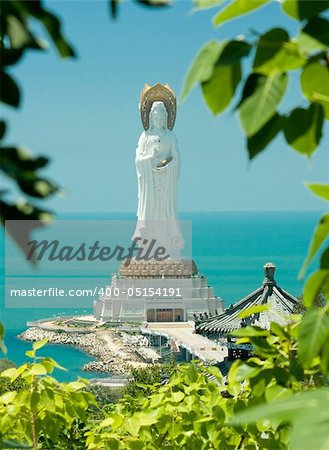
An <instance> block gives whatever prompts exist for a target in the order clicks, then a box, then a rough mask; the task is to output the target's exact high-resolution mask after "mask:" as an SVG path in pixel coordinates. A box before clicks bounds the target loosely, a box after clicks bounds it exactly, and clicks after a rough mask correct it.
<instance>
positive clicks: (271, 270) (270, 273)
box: [263, 262, 276, 286]
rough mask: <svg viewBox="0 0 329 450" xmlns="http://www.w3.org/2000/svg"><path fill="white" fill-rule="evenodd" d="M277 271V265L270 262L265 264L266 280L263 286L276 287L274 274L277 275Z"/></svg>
mask: <svg viewBox="0 0 329 450" xmlns="http://www.w3.org/2000/svg"><path fill="white" fill-rule="evenodd" d="M275 269H276V266H275V264H273V263H271V262H268V263H266V264H265V266H264V275H265V279H264V281H263V285H264V286H265V285H269V284H270V285H274V284H276V281H275V279H274V274H275Z"/></svg>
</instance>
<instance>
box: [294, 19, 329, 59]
mask: <svg viewBox="0 0 329 450" xmlns="http://www.w3.org/2000/svg"><path fill="white" fill-rule="evenodd" d="M297 43H298V46H299V49H300V51H302V52H305V53H308V52H311V51H313V50H326V48H327V47H328V46H329V21H328V20H327V19H325V18H324V17H314V18H312V19H311V20H310V21H309V22H308V23H307V24H306V25H305V27H304V28H303V29H302V30H301V32H300V34H299V35H298V36H297Z"/></svg>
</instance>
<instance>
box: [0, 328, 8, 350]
mask: <svg viewBox="0 0 329 450" xmlns="http://www.w3.org/2000/svg"><path fill="white" fill-rule="evenodd" d="M4 337H5V328H4V326H3V324H2V323H1V322H0V352H2V353H3V354H4V355H5V354H6V353H7V348H6V346H5V343H4V342H3V338H4Z"/></svg>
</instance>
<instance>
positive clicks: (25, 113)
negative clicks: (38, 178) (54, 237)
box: [3, 0, 329, 212]
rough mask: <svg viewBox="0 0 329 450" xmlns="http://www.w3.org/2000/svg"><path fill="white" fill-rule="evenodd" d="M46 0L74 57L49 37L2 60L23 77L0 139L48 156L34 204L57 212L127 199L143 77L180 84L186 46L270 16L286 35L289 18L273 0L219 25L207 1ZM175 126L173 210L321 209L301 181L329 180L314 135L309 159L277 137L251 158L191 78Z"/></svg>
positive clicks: (133, 198)
mask: <svg viewBox="0 0 329 450" xmlns="http://www.w3.org/2000/svg"><path fill="white" fill-rule="evenodd" d="M46 4H47V5H48V6H49V8H50V9H52V10H53V11H54V12H56V13H57V14H58V15H59V16H60V17H61V18H62V20H63V23H64V30H65V33H66V35H67V37H68V38H69V40H70V41H71V42H72V43H74V45H75V47H76V49H77V52H78V59H76V60H61V59H60V58H59V57H58V56H57V54H56V52H55V51H54V49H52V48H51V49H49V51H48V52H47V53H38V52H34V53H30V54H29V55H28V56H27V57H26V58H25V59H24V61H22V62H21V63H20V64H19V65H17V66H15V67H14V68H13V71H12V73H13V75H14V76H15V77H16V79H17V80H18V81H19V82H20V85H21V86H22V89H23V93H24V98H23V103H22V108H21V109H20V110H19V111H18V112H16V111H14V110H13V109H10V108H6V109H5V110H4V111H3V112H4V115H5V117H6V118H7V119H9V121H10V132H9V134H8V137H7V142H8V143H13V144H22V145H24V146H26V147H27V148H30V149H31V150H33V152H34V154H37V153H43V154H46V155H49V156H50V157H51V159H52V163H51V165H50V167H49V170H47V171H46V173H47V175H48V176H50V177H51V178H53V179H54V180H56V181H57V182H58V183H59V184H60V185H61V186H62V187H63V188H64V190H65V195H64V196H61V197H58V196H57V197H54V198H52V199H51V200H49V201H47V202H45V203H44V205H47V207H49V208H53V209H55V210H56V211H58V212H68V211H70V212H112V211H134V210H135V209H136V204H137V183H136V177H135V166H134V156H135V148H136V144H137V141H138V138H139V135H140V133H141V131H142V126H141V122H140V118H139V112H138V102H139V95H140V91H141V89H142V88H143V85H144V83H148V84H154V83H156V82H157V81H160V82H162V83H167V82H168V83H169V84H170V85H171V86H172V87H173V88H174V89H175V90H176V92H177V94H178V93H179V92H180V90H181V87H182V82H183V79H184V75H185V74H186V71H187V68H188V66H189V65H190V63H191V61H192V59H193V57H194V56H195V54H196V52H197V51H198V49H199V48H200V47H201V46H202V45H203V44H204V43H205V42H206V41H208V40H209V39H213V38H217V39H227V38H232V37H235V36H236V35H238V34H247V33H248V30H249V29H250V28H254V29H257V30H259V31H263V30H266V29H268V28H270V27H273V26H278V25H280V26H283V27H285V28H287V29H288V30H289V32H290V33H291V34H292V35H293V34H294V33H295V32H296V30H297V26H298V24H297V23H296V22H294V21H293V20H290V19H289V18H286V17H285V16H284V15H283V14H281V13H280V11H279V8H280V7H279V5H278V4H272V5H269V6H266V7H264V8H262V9H261V10H259V11H258V12H256V13H254V14H252V15H248V16H245V17H244V18H242V19H239V20H236V21H233V22H230V23H228V24H226V25H224V26H223V27H221V28H220V29H214V28H213V27H212V25H211V17H212V16H213V14H214V12H215V9H212V10H208V11H204V12H200V13H196V14H190V12H191V6H192V2H191V1H187V0H186V1H182V0H181V1H176V2H175V3H174V6H173V7H171V8H168V9H166V10H157V11H155V10H149V9H147V8H145V7H141V6H138V5H136V4H134V3H132V2H129V1H125V2H123V4H122V5H121V9H120V14H119V18H118V20H117V21H115V22H113V21H111V20H110V18H109V14H108V8H107V4H106V3H105V2H102V1H97V2H95V1H93V2H91V1H90V2H89V1H83V2H79V1H70V2H68V1H60V2H57V1H51V2H46ZM299 104H300V102H299V87H298V84H297V85H296V84H295V86H293V85H292V84H290V87H289V96H288V102H287V103H286V104H283V105H282V108H281V110H282V111H283V112H284V111H285V110H287V109H286V108H290V107H291V106H298V105H299ZM305 105H306V101H305V102H304V106H305ZM175 133H176V136H177V139H178V143H179V148H180V153H181V161H182V168H181V179H180V186H179V209H180V211H228V210H229V211H246V210H247V211H248V210H274V211H278V210H323V209H324V207H325V204H324V202H322V201H321V200H318V199H316V198H315V197H313V196H312V195H311V194H310V193H309V192H308V191H307V190H306V189H305V188H304V186H303V182H304V181H328V172H329V170H328V169H329V152H328V142H325V140H324V139H323V140H322V143H321V146H320V148H319V150H318V151H317V152H316V154H315V155H314V156H313V157H312V160H311V161H308V160H307V159H306V158H302V157H300V156H299V155H297V154H296V153H295V152H294V151H293V150H291V149H290V148H289V147H288V146H287V145H286V144H285V142H284V140H283V139H282V138H278V139H277V140H276V141H275V142H274V143H273V144H272V145H271V146H270V147H269V148H268V150H267V151H266V153H264V154H263V155H260V156H259V157H258V158H256V159H255V161H253V162H252V163H249V162H248V158H247V153H246V150H245V141H244V136H243V133H242V132H241V130H240V129H239V126H238V122H237V118H236V117H234V116H233V114H232V113H231V112H230V111H229V112H227V113H225V114H224V115H221V116H216V117H214V116H212V114H211V112H210V111H209V110H208V109H207V108H206V106H205V104H204V102H203V99H202V95H201V92H200V90H199V88H197V89H195V91H193V93H192V94H191V95H190V96H189V97H188V99H187V100H186V101H185V103H184V104H183V105H182V106H180V107H179V109H178V115H177V121H176V126H175ZM326 137H327V138H328V125H327V136H326Z"/></svg>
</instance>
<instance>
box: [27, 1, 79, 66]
mask: <svg viewBox="0 0 329 450" xmlns="http://www.w3.org/2000/svg"><path fill="white" fill-rule="evenodd" d="M20 6H21V7H22V8H24V9H25V12H26V13H27V14H30V15H32V16H33V17H35V18H36V19H38V20H39V21H40V22H41V23H42V24H43V26H44V27H45V29H46V30H47V32H48V34H49V36H50V37H51V40H52V42H53V43H54V45H55V47H56V49H57V51H58V53H59V54H60V55H61V56H62V57H63V58H67V57H74V56H75V51H74V49H73V47H72V46H71V45H70V44H69V43H68V41H67V40H66V38H65V37H64V35H63V32H62V25H61V22H60V21H59V19H58V18H57V17H56V16H55V15H54V14H52V13H50V12H49V11H48V10H46V9H45V8H43V6H42V3H41V2H21V3H20Z"/></svg>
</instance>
